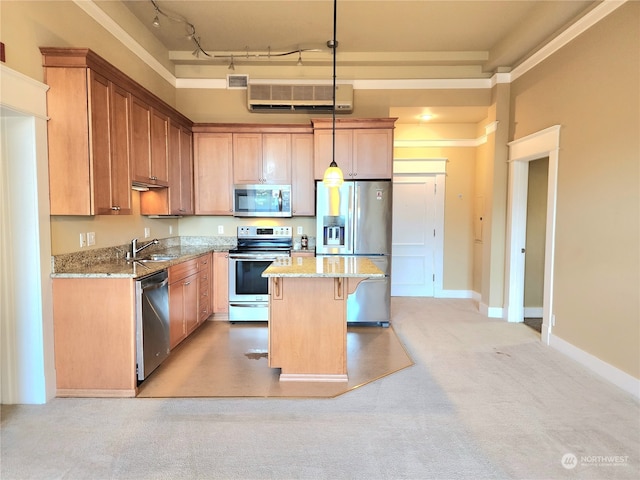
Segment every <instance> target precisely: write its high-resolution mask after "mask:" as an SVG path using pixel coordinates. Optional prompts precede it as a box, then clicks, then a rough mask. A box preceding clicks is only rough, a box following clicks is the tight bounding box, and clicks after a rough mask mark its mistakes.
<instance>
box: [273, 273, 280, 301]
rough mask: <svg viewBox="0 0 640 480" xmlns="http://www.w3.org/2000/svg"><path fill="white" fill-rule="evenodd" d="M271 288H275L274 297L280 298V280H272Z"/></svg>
mask: <svg viewBox="0 0 640 480" xmlns="http://www.w3.org/2000/svg"><path fill="white" fill-rule="evenodd" d="M273 286H274V287H275V290H276V291H275V292H274V293H275V296H276V297H279V296H280V279H279V278H277V277H276V278H274V279H273Z"/></svg>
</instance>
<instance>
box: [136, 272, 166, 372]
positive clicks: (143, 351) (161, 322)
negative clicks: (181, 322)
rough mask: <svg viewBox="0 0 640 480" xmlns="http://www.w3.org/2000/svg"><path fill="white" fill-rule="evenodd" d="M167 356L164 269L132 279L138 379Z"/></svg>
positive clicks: (152, 369) (153, 368)
mask: <svg viewBox="0 0 640 480" xmlns="http://www.w3.org/2000/svg"><path fill="white" fill-rule="evenodd" d="M168 356H169V280H168V275H167V271H166V270H162V271H160V272H158V273H154V274H153V275H149V276H147V277H143V278H141V279H139V280H137V281H136V362H137V372H138V380H139V381H142V380H144V379H145V378H147V377H148V376H149V374H151V372H153V371H154V370H155V369H156V368H158V366H159V365H160V364H161V363H162V361H163V360H164V359H165V358H167V357H168Z"/></svg>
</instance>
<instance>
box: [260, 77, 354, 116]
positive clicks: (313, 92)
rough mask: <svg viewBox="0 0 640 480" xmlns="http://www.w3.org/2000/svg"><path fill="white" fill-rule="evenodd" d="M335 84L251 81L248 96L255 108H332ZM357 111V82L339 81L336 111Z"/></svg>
mask: <svg viewBox="0 0 640 480" xmlns="http://www.w3.org/2000/svg"><path fill="white" fill-rule="evenodd" d="M332 88H333V87H332V86H331V85H279V84H278V85H275V84H274V85H268V84H249V87H248V90H247V100H248V106H249V110H251V111H252V112H281V113H283V111H290V112H306V111H320V112H330V111H331V110H332V109H333V95H332ZM352 111H353V86H352V85H336V113H351V112H352Z"/></svg>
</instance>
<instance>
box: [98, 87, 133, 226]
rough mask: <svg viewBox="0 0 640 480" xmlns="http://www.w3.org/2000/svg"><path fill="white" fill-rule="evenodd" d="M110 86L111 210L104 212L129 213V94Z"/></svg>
mask: <svg viewBox="0 0 640 480" xmlns="http://www.w3.org/2000/svg"><path fill="white" fill-rule="evenodd" d="M110 88H111V90H110V94H111V95H110V96H111V114H110V120H111V177H110V180H111V181H110V185H111V205H110V206H111V211H110V212H105V213H114V212H115V213H118V214H120V215H122V214H131V168H130V160H131V157H130V156H129V133H130V128H129V126H130V125H129V113H130V107H131V96H130V95H129V93H128V92H127V91H126V90H125V89H123V88H120V87H118V86H117V85H115V84H113V83H111V85H110ZM96 213H101V212H100V211H98V212H96Z"/></svg>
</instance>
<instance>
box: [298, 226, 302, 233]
mask: <svg viewBox="0 0 640 480" xmlns="http://www.w3.org/2000/svg"><path fill="white" fill-rule="evenodd" d="M298 235H302V227H298Z"/></svg>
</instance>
